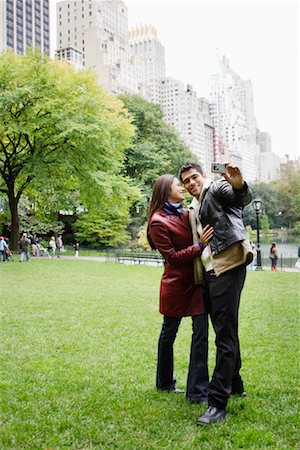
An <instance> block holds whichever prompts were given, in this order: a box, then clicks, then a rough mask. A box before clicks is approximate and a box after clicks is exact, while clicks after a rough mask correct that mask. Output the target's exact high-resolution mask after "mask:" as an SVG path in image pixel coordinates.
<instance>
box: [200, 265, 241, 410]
mask: <svg viewBox="0 0 300 450" xmlns="http://www.w3.org/2000/svg"><path fill="white" fill-rule="evenodd" d="M245 277H246V267H245V266H239V267H237V268H235V269H233V270H230V271H228V272H225V273H224V274H222V275H220V276H219V277H216V276H215V275H214V274H213V273H210V272H208V273H206V274H205V281H206V301H207V302H208V308H209V311H210V316H211V322H212V325H213V328H214V330H215V334H216V341H215V342H216V347H217V354H216V365H215V369H214V373H213V376H212V379H211V382H210V383H209V387H208V404H209V405H210V406H216V407H218V408H222V409H223V408H225V407H226V405H227V401H228V397H229V395H230V394H231V393H241V392H243V390H244V386H243V380H242V378H241V376H240V373H239V372H240V368H241V364H242V363H241V355H240V344H239V338H238V311H239V306H240V297H241V292H242V289H243V286H244V282H245Z"/></svg>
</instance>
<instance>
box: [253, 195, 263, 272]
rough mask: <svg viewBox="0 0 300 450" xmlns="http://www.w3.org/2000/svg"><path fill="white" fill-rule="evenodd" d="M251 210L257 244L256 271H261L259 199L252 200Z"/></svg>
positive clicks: (260, 204) (260, 203) (260, 202)
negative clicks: (252, 210)
mask: <svg viewBox="0 0 300 450" xmlns="http://www.w3.org/2000/svg"><path fill="white" fill-rule="evenodd" d="M252 203H253V208H254V211H255V213H256V232H257V243H256V269H255V270H262V266H261V250H260V243H259V214H260V212H261V206H262V201H261V200H260V199H259V198H255V199H254V200H253V202H252Z"/></svg>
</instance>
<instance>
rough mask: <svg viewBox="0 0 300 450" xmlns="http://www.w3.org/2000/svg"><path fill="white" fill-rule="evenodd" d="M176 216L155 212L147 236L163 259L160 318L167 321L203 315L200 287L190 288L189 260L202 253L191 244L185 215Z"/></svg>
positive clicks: (192, 271)
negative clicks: (166, 318)
mask: <svg viewBox="0 0 300 450" xmlns="http://www.w3.org/2000/svg"><path fill="white" fill-rule="evenodd" d="M181 218H182V220H180V218H179V217H178V216H175V215H171V214H168V213H167V212H165V211H158V212H156V213H155V214H153V216H152V218H151V220H150V224H149V234H150V237H151V239H152V240H153V242H154V244H155V246H156V248H157V249H158V250H159V252H160V253H161V254H162V256H163V257H164V258H165V270H164V273H163V276H162V279H161V284H160V307H159V311H160V313H161V314H164V315H166V316H170V317H183V316H194V315H197V314H203V313H204V312H205V306H204V294H203V287H202V286H200V285H197V286H196V285H195V284H194V269H193V259H194V258H195V257H196V256H200V255H201V252H202V250H201V249H200V247H199V245H198V244H193V239H192V232H191V229H190V224H189V217H188V212H187V211H184V212H183V213H182V214H181Z"/></svg>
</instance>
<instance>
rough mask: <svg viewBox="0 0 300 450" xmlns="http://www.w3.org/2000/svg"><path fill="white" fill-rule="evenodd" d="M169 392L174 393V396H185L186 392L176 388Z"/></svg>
mask: <svg viewBox="0 0 300 450" xmlns="http://www.w3.org/2000/svg"><path fill="white" fill-rule="evenodd" d="M169 392H173V394H184V392H185V391H184V390H183V389H178V388H174V389H170V390H169Z"/></svg>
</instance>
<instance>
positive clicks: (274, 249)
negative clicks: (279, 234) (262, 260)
mask: <svg viewBox="0 0 300 450" xmlns="http://www.w3.org/2000/svg"><path fill="white" fill-rule="evenodd" d="M269 258H270V260H271V270H277V259H278V252H277V247H276V244H275V242H273V244H272V245H271V247H270V254H269Z"/></svg>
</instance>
